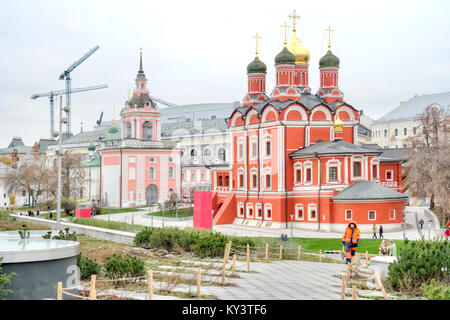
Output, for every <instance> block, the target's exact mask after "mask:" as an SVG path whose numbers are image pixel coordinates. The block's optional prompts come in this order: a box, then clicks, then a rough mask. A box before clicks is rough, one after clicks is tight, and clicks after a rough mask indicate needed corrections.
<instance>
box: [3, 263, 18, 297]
mask: <svg viewBox="0 0 450 320" xmlns="http://www.w3.org/2000/svg"><path fill="white" fill-rule="evenodd" d="M2 259H3V258H2V257H0V300H2V299H3V298H4V297H6V296H8V295H10V294H11V293H12V290H11V289H5V286H9V285H10V284H11V278H12V277H15V276H17V274H16V273H14V272H11V273H10V274H5V273H3V272H2V264H1V262H2Z"/></svg>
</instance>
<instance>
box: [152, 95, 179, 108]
mask: <svg viewBox="0 0 450 320" xmlns="http://www.w3.org/2000/svg"><path fill="white" fill-rule="evenodd" d="M150 98H152V100H154V101H156V102H159V103H162V104H164V105H166V106H167V107H169V108H176V107H178V105H176V104H174V103H171V102H167V101H164V100H162V99H159V98H156V97H153V96H150Z"/></svg>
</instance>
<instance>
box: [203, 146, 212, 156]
mask: <svg viewBox="0 0 450 320" xmlns="http://www.w3.org/2000/svg"><path fill="white" fill-rule="evenodd" d="M203 155H204V156H210V155H211V150H209V148H206V149H205V150H204V151H203Z"/></svg>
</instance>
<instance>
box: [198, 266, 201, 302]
mask: <svg viewBox="0 0 450 320" xmlns="http://www.w3.org/2000/svg"><path fill="white" fill-rule="evenodd" d="M201 283H202V268H200V267H199V268H197V297H200V285H201Z"/></svg>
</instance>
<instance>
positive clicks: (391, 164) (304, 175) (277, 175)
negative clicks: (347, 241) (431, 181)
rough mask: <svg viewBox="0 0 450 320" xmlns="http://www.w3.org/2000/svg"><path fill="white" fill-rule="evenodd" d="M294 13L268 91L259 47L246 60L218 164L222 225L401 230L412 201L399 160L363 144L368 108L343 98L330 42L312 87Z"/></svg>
mask: <svg viewBox="0 0 450 320" xmlns="http://www.w3.org/2000/svg"><path fill="white" fill-rule="evenodd" d="M291 17H292V16H291ZM296 17H297V16H295V12H294V16H293V18H294V25H293V33H292V39H291V41H290V43H289V45H288V44H287V42H286V39H285V42H284V47H283V48H282V50H281V52H280V53H278V54H277V56H276V57H275V73H276V85H275V88H274V89H273V90H272V92H271V93H270V94H267V93H266V88H265V82H266V71H267V67H266V65H265V64H264V63H263V62H262V61H261V60H260V59H259V57H258V47H257V49H256V57H255V59H254V60H253V61H252V62H251V63H250V64H249V65H248V67H247V75H248V92H247V94H246V96H245V97H244V99H243V102H242V105H241V106H239V107H236V108H235V110H234V111H233V112H232V114H231V115H230V117H229V119H228V127H229V131H230V134H231V146H232V148H231V155H230V165H229V166H227V167H221V168H215V169H213V171H212V188H213V209H214V220H213V221H214V224H230V223H234V224H243V225H248V226H255V227H262V228H286V227H290V226H291V223H292V225H293V227H294V228H304V229H311V230H328V231H333V230H339V231H341V230H342V228H343V227H344V226H346V225H347V224H348V223H349V221H351V220H356V221H357V223H358V227H360V228H361V229H362V231H369V230H370V229H371V227H372V225H373V224H377V225H380V224H382V225H383V228H384V229H385V230H387V231H389V230H398V229H399V228H400V227H401V223H402V221H403V211H404V208H405V198H407V196H405V195H403V194H402V193H401V191H402V186H401V181H402V179H401V163H400V162H396V161H390V160H389V159H383V157H382V156H380V155H381V152H380V151H377V150H374V149H369V148H365V147H364V146H358V145H357V135H358V132H357V125H358V123H359V121H360V116H361V113H362V111H360V110H358V109H357V108H355V107H354V106H352V105H351V104H349V103H348V102H346V101H345V100H344V94H343V92H342V91H341V90H340V88H339V64H340V61H339V58H338V57H336V56H335V55H334V54H333V53H332V51H331V45H330V42H329V46H328V52H327V53H326V55H325V56H323V57H322V58H321V59H320V62H319V64H320V65H319V72H320V84H319V88H318V90H317V92H316V94H313V93H312V92H311V88H310V86H309V58H310V53H309V50H308V49H307V48H306V47H305V46H304V45H303V44H302V43H301V42H300V41H299V40H298V38H297V35H296V29H295V19H296ZM329 30H330V29H329Z"/></svg>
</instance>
